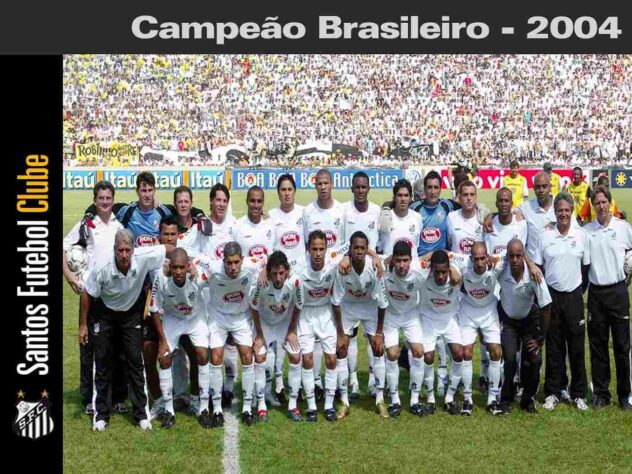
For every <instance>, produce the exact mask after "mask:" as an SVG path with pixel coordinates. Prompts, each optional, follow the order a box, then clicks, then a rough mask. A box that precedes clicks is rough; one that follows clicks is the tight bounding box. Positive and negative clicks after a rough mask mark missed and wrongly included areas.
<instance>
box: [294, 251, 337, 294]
mask: <svg viewBox="0 0 632 474" xmlns="http://www.w3.org/2000/svg"><path fill="white" fill-rule="evenodd" d="M308 258H309V257H308ZM341 259H342V255H338V257H336V258H330V257H329V256H328V257H326V258H325V265H323V268H322V269H321V270H320V271H316V270H313V269H312V266H311V265H310V264H309V263H308V264H307V265H306V266H305V267H304V268H303V269H302V270H301V273H300V275H299V280H300V282H301V286H302V291H301V293H302V295H303V297H304V301H303V306H323V305H329V304H331V294H332V292H333V287H334V278H335V277H336V273H337V272H338V264H339V263H340V260H341Z"/></svg>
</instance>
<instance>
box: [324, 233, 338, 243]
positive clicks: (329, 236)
mask: <svg viewBox="0 0 632 474" xmlns="http://www.w3.org/2000/svg"><path fill="white" fill-rule="evenodd" d="M325 236H327V247H333V246H334V245H336V241H337V240H338V238H337V237H336V234H334V233H333V232H332V231H330V230H328V231H325Z"/></svg>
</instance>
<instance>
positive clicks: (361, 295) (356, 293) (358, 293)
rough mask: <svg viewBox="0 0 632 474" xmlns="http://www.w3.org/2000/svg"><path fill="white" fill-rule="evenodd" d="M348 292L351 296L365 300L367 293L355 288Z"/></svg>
mask: <svg viewBox="0 0 632 474" xmlns="http://www.w3.org/2000/svg"><path fill="white" fill-rule="evenodd" d="M347 292H348V293H349V294H350V295H351V296H355V297H356V298H364V297H365V296H366V292H364V291H360V290H356V289H354V288H349V289H348V290H347Z"/></svg>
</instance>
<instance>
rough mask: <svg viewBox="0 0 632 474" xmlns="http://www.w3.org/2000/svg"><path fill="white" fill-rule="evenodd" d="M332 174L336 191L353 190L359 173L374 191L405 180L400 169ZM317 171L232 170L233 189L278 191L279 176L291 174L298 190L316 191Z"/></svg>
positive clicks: (334, 170)
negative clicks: (365, 175)
mask: <svg viewBox="0 0 632 474" xmlns="http://www.w3.org/2000/svg"><path fill="white" fill-rule="evenodd" d="M328 169H329V172H330V173H331V179H332V181H333V183H332V184H333V187H334V189H351V179H352V178H353V175H354V174H356V173H357V172H358V171H364V172H365V173H366V174H367V176H368V177H369V185H370V186H371V188H373V189H392V188H393V185H394V184H395V183H396V182H397V180H399V179H401V178H403V176H404V175H403V172H402V170H399V169H375V168H372V169H361V170H360V169H347V168H328ZM317 172H318V170H317V169H300V170H299V169H295V168H294V169H291V170H287V169H279V168H276V169H267V168H266V169H249V168H235V169H233V170H232V177H231V189H235V190H245V189H249V188H250V187H252V186H259V187H261V188H263V189H276V185H277V181H278V179H279V176H281V175H282V174H286V173H287V174H291V175H292V176H293V177H294V181H296V187H297V188H298V189H314V188H315V183H316V173H317Z"/></svg>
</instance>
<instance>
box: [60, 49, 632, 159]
mask: <svg viewBox="0 0 632 474" xmlns="http://www.w3.org/2000/svg"><path fill="white" fill-rule="evenodd" d="M631 75H632V56H629V55H624V56H616V55H195V56H192V55H165V56H157V55H107V56H98V55H96V56H95V55H67V56H65V57H64V99H63V100H64V140H65V157H66V165H68V166H73V165H78V164H89V165H103V166H107V165H108V164H109V162H108V161H107V160H96V161H93V162H88V163H78V162H77V161H76V160H75V159H74V157H73V149H74V145H75V144H77V143H88V142H94V141H96V142H100V143H106V144H107V143H109V142H112V141H119V142H129V143H132V144H134V145H137V146H141V147H142V146H145V147H149V148H151V149H156V150H172V151H181V152H186V151H194V152H201V153H200V157H199V158H197V159H195V164H200V165H208V164H211V163H213V164H215V161H214V160H213V159H212V158H211V157H210V154H211V152H212V150H213V149H216V148H218V147H220V146H223V145H230V144H239V145H242V146H244V147H245V148H246V150H247V154H246V156H245V157H244V161H243V162H242V164H246V165H257V164H260V163H262V162H264V163H266V165H268V166H291V167H295V166H305V165H306V164H307V163H306V162H307V161H317V160H321V158H317V157H315V156H312V157H307V158H305V157H304V156H301V157H295V156H294V151H295V150H296V147H297V146H299V145H300V144H303V143H306V142H313V141H329V142H333V143H344V144H349V145H352V146H356V147H357V148H359V149H360V150H363V151H364V153H363V155H362V157H360V158H351V157H348V156H346V157H344V160H343V161H344V163H345V165H348V164H349V163H352V164H357V165H371V166H384V165H387V164H390V165H391V166H393V165H394V166H400V165H401V164H404V163H410V164H425V163H432V164H448V163H450V162H452V161H454V159H455V158H456V159H458V160H462V159H465V160H468V161H470V162H472V163H473V164H475V165H477V166H485V165H491V166H508V164H509V162H510V161H511V160H513V159H516V160H518V161H519V162H520V164H521V165H528V164H533V163H538V162H540V161H542V159H543V158H546V159H547V160H549V161H551V162H553V164H554V165H556V166H569V165H574V164H580V165H586V166H600V167H602V166H605V165H623V166H627V165H629V164H632V163H630V160H631V159H632V151H631V147H632V90H631V85H630V84H631V81H630V77H631ZM415 144H423V145H427V147H428V149H427V151H425V152H424V153H413V155H414V156H408V150H409V148H410V146H411V145H413V148H414V145H415ZM332 159H333V158H331V157H328V158H326V161H325V162H324V163H323V162H322V161H321V163H323V164H324V165H327V166H329V165H333V164H337V163H336V162H332V161H331V160H332ZM151 160H152V161H150V162H148V163H143V157H142V155H141V162H140V164H141V165H142V164H150V165H155V164H156V158H155V157H154V158H151ZM191 160H192V159H191V158H190V157H182V158H181V164H182V165H190V164H191ZM132 164H136V163H132Z"/></svg>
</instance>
